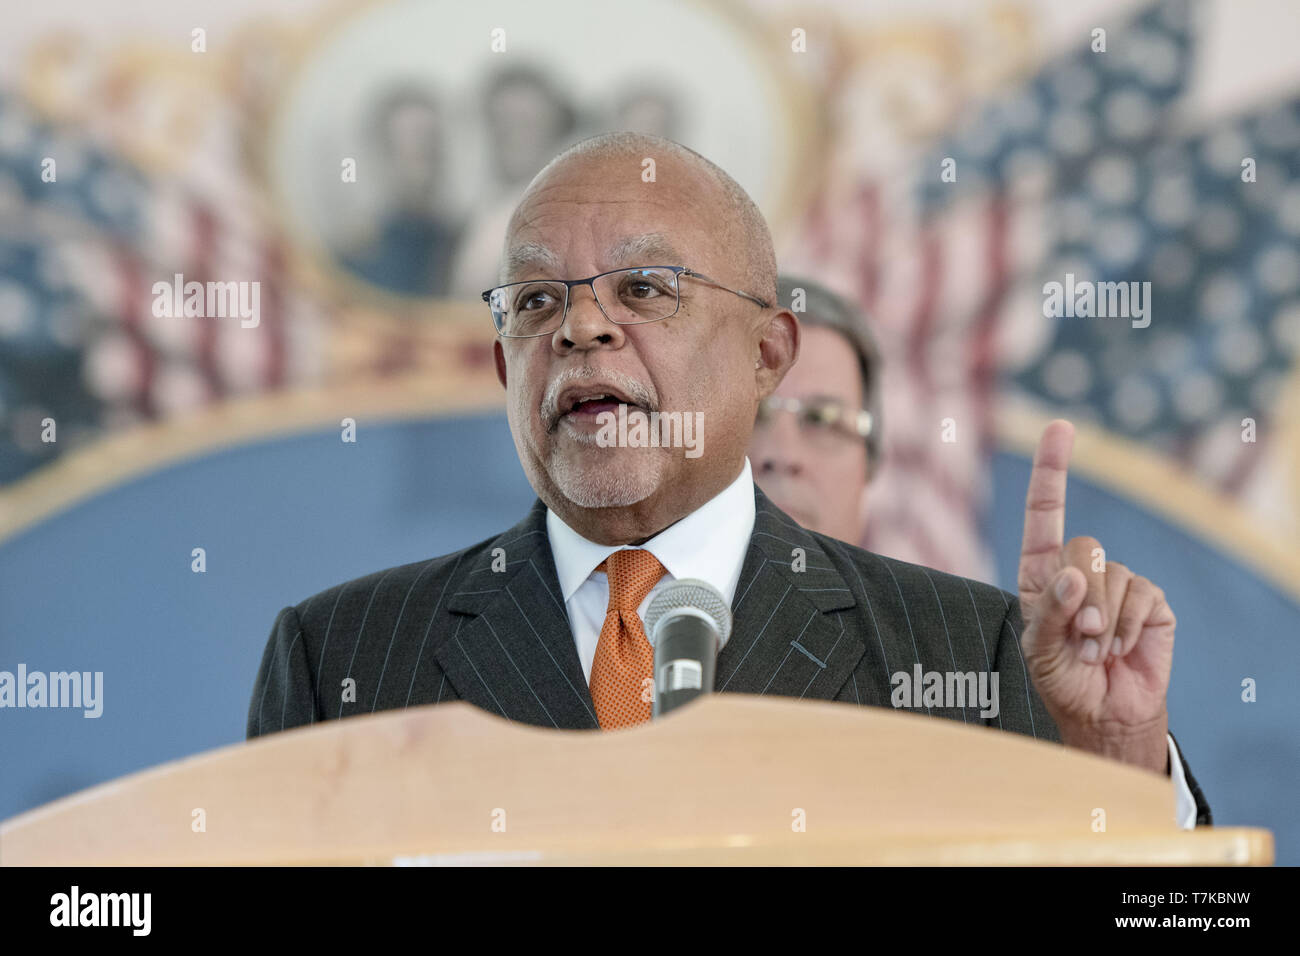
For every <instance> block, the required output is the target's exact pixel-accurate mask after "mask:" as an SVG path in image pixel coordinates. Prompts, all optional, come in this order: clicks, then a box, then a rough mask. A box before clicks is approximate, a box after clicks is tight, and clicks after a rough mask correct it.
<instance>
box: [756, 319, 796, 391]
mask: <svg viewBox="0 0 1300 956" xmlns="http://www.w3.org/2000/svg"><path fill="white" fill-rule="evenodd" d="M757 346H758V348H757V352H758V355H757V356H756V357H755V369H754V380H755V382H756V383H757V385H758V396H759V398H767V396H769V395H771V394H772V393H773V392H774V391H776V387H777V386H778V385H780V384H781V379H783V378H785V373H786V372H788V371H790V368H791V366H793V365H794V363H795V360H796V359H797V358H798V357H799V320H798V319H797V318H795V315H794V313H793V312H791V311H790V310H789V309H780V310H779V311H777V312H774V313H772V315H771V317H770V318H769V319H768V321H767V324H766V325H765V326H764V327H763V328H762V329H761V332H760V335H759V339H758V342H757Z"/></svg>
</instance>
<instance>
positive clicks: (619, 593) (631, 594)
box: [591, 548, 664, 730]
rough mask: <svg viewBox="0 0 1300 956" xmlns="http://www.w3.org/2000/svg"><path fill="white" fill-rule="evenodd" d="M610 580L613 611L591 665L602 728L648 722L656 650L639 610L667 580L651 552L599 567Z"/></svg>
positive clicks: (629, 553) (625, 552)
mask: <svg viewBox="0 0 1300 956" xmlns="http://www.w3.org/2000/svg"><path fill="white" fill-rule="evenodd" d="M596 570H597V571H602V570H603V571H604V572H605V574H606V575H607V576H608V577H609V610H607V611H606V612H605V623H604V624H603V625H601V628H600V639H599V640H598V641H597V642H596V656H595V657H594V658H593V659H592V662H591V700H592V703H594V704H595V705H596V719H597V720H598V721H600V727H601V729H602V730H612V729H614V728H616V727H631V726H632V725H634V724H640V723H643V722H645V721H647V720H649V719H650V715H651V712H652V710H653V707H654V705H653V700H654V698H653V696H652V694H653V691H651V692H648V693H643V691H644V690H645V688H646V687H647V682H648V681H652V680H653V677H654V661H655V652H654V648H652V647H651V646H650V642H649V641H648V640H647V639H646V636H645V627H644V626H643V625H642V623H641V618H640V616H639V615H638V614H637V613H636V609H637V608H639V607H640V606H641V602H642V601H644V600H645V596H646V595H647V594H649V593H650V589H651V588H653V587H654V586H655V584H656V582H658V580H659V579H660V578H661V577H663V576H664V566H663V565H662V564H660V563H659V561H658V559H657V558H655V556H654V555H653V554H651V553H650V552H649V551H645V550H641V549H636V550H631V549H628V548H624V549H622V550H620V551H615V552H614V553H613V554H611V555H610V556H609V557H608V558H606V559H605V560H604V561H602V562H601V563H600V566H599V567H598V568H596Z"/></svg>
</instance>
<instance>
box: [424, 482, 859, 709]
mask: <svg viewBox="0 0 1300 956" xmlns="http://www.w3.org/2000/svg"><path fill="white" fill-rule="evenodd" d="M754 506H755V516H754V533H753V535H752V536H751V537H750V542H749V549H748V551H747V552H746V554H745V561H744V564H743V566H742V568H741V573H740V580H739V582H738V583H737V585H736V595H735V598H734V599H733V600H732V619H733V621H732V637H731V639H730V641H728V643H727V646H726V647H725V648H723V650H722V653H721V654H720V655H719V656H718V672H717V679H716V682H715V689H716V690H718V691H723V692H730V693H741V694H776V695H779V696H786V697H811V698H819V699H825V700H831V699H833V698H834V697H835V696H836V695H837V694H838V693H839V691H840V689H841V688H842V687H843V686H844V683H845V681H847V680H848V678H849V675H850V674H852V672H853V669H854V667H855V666H857V663H858V661H859V660H860V659H861V657H862V654H863V652H864V650H865V647H864V645H863V642H862V640H861V638H860V637H859V636H858V634H857V633H856V630H855V629H854V628H853V626H852V624H853V618H852V615H849V614H842V613H836V612H840V611H844V610H846V609H848V608H852V607H854V606H855V603H856V602H855V601H854V598H853V594H852V592H851V591H850V590H849V587H848V585H847V583H846V582H845V581H844V579H843V577H842V576H841V575H840V573H839V572H838V571H837V570H835V567H834V565H832V564H831V561H830V558H829V556H828V555H827V554H826V552H825V551H824V550H823V549H822V547H821V545H820V544H819V543H818V542H817V539H816V538H814V537H813V536H812V535H811V534H809V533H808V531H806V530H805V529H804V528H802V527H800V526H799V525H798V524H796V523H795V522H794V520H793V519H792V518H790V517H789V516H788V515H786V514H785V513H783V512H781V511H779V510H778V509H777V507H776V506H775V505H773V504H772V502H771V501H769V500H768V499H767V497H766V496H765V495H764V494H763V493H762V492H761V491H759V489H758V488H757V487H755V488H754ZM452 586H453V588H454V591H453V593H452V594H451V595H450V596H449V598H448V600H447V608H448V610H449V611H450V612H451V614H452V618H453V621H452V625H451V635H450V636H449V637H448V638H447V639H446V640H444V641H443V642H442V643H441V644H440V645H439V646H438V648H437V650H436V651H435V652H434V656H435V657H436V658H437V661H438V663H439V665H440V666H441V667H442V669H443V671H444V672H445V673H446V675H447V678H448V680H450V681H451V683H452V684H453V686H455V688H456V691H457V693H459V694H460V696H461V697H462V698H463V699H465V700H468V701H469V702H471V703H473V704H475V705H476V706H478V707H482V708H483V709H485V710H489V711H492V712H493V713H497V714H500V715H502V716H503V717H507V718H508V719H510V720H517V721H522V722H524V723H531V724H538V725H541V726H549V727H558V728H564V729H573V730H579V729H595V728H597V727H598V726H599V724H598V722H597V720H596V708H595V705H594V704H593V703H592V701H591V692H590V690H589V689H588V686H587V681H586V679H585V677H584V676H583V673H582V664H581V662H580V661H579V660H578V653H577V649H576V648H575V647H574V643H573V631H572V629H571V627H570V624H569V618H568V614H567V613H566V611H565V609H564V603H563V601H562V599H561V597H560V585H559V579H558V577H557V576H556V573H555V562H554V559H553V558H552V557H551V549H550V546H549V543H548V541H547V537H546V507H545V506H544V505H543V504H542V503H541V502H540V501H538V502H536V503H535V504H534V505H533V508H532V510H531V511H530V512H529V514H528V516H527V517H526V518H525V519H524V520H523V521H521V522H520V523H519V524H517V525H515V526H514V527H513V528H511V529H510V530H509V531H506V532H505V533H503V534H502V535H500V536H499V537H497V538H496V539H495V540H494V541H492V542H491V543H490V544H489V545H488V546H487V547H485V548H484V549H483V551H482V553H481V554H480V555H479V556H478V558H477V559H476V560H475V561H474V563H473V564H472V565H470V566H469V567H468V568H467V569H465V571H464V573H462V574H461V575H460V576H459V577H458V579H457V580H455V581H454V582H453V585H452Z"/></svg>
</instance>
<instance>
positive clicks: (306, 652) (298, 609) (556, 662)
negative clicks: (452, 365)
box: [248, 487, 1210, 824]
mask: <svg viewBox="0 0 1300 956" xmlns="http://www.w3.org/2000/svg"><path fill="white" fill-rule="evenodd" d="M754 498H755V508H756V515H755V521H754V532H753V536H752V537H751V539H750V544H749V550H748V552H747V554H746V556H745V561H744V564H743V566H742V568H741V572H740V580H739V582H738V583H737V585H736V596H735V600H734V602H733V606H732V613H733V618H734V626H733V629H732V638H731V640H730V641H729V642H728V643H727V645H726V647H725V648H723V650H722V653H721V654H720V655H719V656H718V666H717V679H716V686H715V689H716V690H717V691H721V692H735V693H743V694H779V695H782V696H787V697H810V698H817V699H823V700H836V701H844V702H846V703H851V704H859V705H871V706H876V707H890V706H891V704H890V693H891V690H892V687H891V683H890V675H892V674H894V673H897V672H899V671H906V672H907V673H908V674H909V675H910V674H911V673H912V671H913V666H914V665H915V664H917V663H919V664H920V665H921V669H922V671H939V672H944V671H949V670H951V671H959V672H970V671H974V672H980V671H997V672H998V675H999V676H998V684H999V687H998V690H999V694H998V697H999V702H1000V713H999V714H998V715H997V716H996V717H991V718H984V719H982V718H981V717H980V716H979V709H980V708H979V706H978V704H976V703H974V702H969V703H968V706H966V707H964V708H957V707H930V708H927V710H928V711H929V713H930V714H932V715H933V716H937V717H946V718H948V719H950V720H958V721H962V722H964V723H970V724H979V723H983V724H988V725H990V726H996V727H1000V728H1001V729H1003V730H1010V731H1015V732H1016V733H1022V734H1027V735H1030V736H1033V737H1037V738H1039V739H1045V740H1051V741H1059V740H1060V735H1059V732H1058V731H1057V728H1056V725H1055V724H1054V723H1053V721H1052V718H1051V717H1050V716H1049V715H1048V713H1047V710H1046V708H1045V706H1044V705H1043V702H1042V700H1041V699H1040V698H1039V696H1038V693H1037V692H1036V691H1035V690H1034V687H1033V685H1032V683H1031V682H1030V680H1029V677H1028V674H1027V671H1026V668H1025V664H1024V661H1023V660H1022V659H1021V654H1020V642H1019V637H1020V633H1021V631H1022V630H1023V623H1022V621H1021V616H1020V604H1019V600H1018V599H1017V598H1016V596H1015V595H1012V594H1008V593H1007V592H1005V591H1002V590H1000V589H999V588H996V587H993V586H992V585H989V584H982V583H980V582H978V581H972V580H968V579H966V578H960V577H956V576H954V575H951V574H945V573H943V572H940V571H935V570H932V569H929V568H924V567H921V566H919V565H915V564H908V563H906V562H903V561H896V560H894V559H891V558H886V557H882V556H881V555H877V554H874V553H872V552H870V551H865V550H862V549H861V548H855V547H853V546H851V545H848V544H845V543H844V542H841V541H837V540H835V539H833V538H828V537H826V536H824V535H820V534H816V533H814V532H811V531H808V530H807V529H805V528H803V527H800V526H799V525H798V524H796V523H795V521H794V520H793V519H792V518H790V517H789V516H788V515H786V514H785V513H784V512H782V511H780V510H778V509H777V507H776V506H775V505H773V504H772V502H771V501H769V500H768V499H767V497H766V496H765V495H764V494H763V493H762V492H761V491H760V490H759V489H758V488H757V487H756V488H755V489H754ZM796 548H802V549H803V553H804V555H805V556H806V557H805V560H806V568H805V569H802V570H795V569H794V559H793V553H794V549H796ZM498 549H500V551H498ZM494 559H495V560H494ZM502 559H504V561H503V560H502ZM503 563H504V569H502V565H503ZM494 564H495V566H496V568H497V570H494ZM347 678H352V680H353V681H355V687H354V691H353V693H352V694H350V695H349V694H346V693H345V692H344V688H345V680H346V679H347ZM453 700H465V701H469V702H470V703H472V704H474V705H476V706H478V707H481V708H483V709H485V710H488V711H491V712H492V713H495V714H498V715H499V716H502V717H506V718H508V719H510V720H517V721H522V722H524V723H528V724H537V725H539V726H543V727H557V728H565V729H596V728H598V727H599V724H598V723H597V721H596V712H595V707H594V705H593V704H592V700H591V694H590V692H589V691H588V688H587V682H586V680H585V678H584V676H583V672H582V665H581V663H580V662H579V660H578V653H577V650H576V648H575V646H574V640H573V634H572V631H571V629H570V626H569V619H568V615H567V613H566V611H565V607H564V602H563V600H562V599H561V596H560V586H559V581H558V579H557V577H556V573H555V564H554V561H553V559H552V557H551V548H550V545H549V542H548V539H547V534H546V508H545V506H544V505H543V504H542V502H541V501H537V502H536V503H535V504H534V505H533V508H532V510H531V511H530V512H529V514H528V516H527V517H526V518H524V520H523V521H521V522H520V523H519V524H517V525H515V526H514V527H513V528H511V529H510V530H509V531H506V532H504V533H503V534H500V535H498V536H497V537H495V538H491V539H488V540H487V541H483V542H481V543H479V544H476V545H474V546H472V547H470V548H466V549H465V550H463V551H459V552H457V553H455V554H449V555H446V556H444V557H440V558H434V559H433V560H431V561H425V562H419V563H415V564H407V565H402V566H400V567H395V568H390V569H388V570H386V571H378V572H376V573H374V574H370V575H367V576H365V577H361V578H356V579H355V580H352V581H348V582H346V583H344V584H340V585H336V586H335V587H332V588H329V589H328V590H325V591H322V592H321V593H319V594H317V595H315V596H313V597H311V598H308V599H307V600H305V601H303V602H302V603H300V604H298V605H296V606H294V607H287V608H285V609H284V610H283V611H281V612H280V614H279V616H278V617H277V619H276V622H275V625H274V627H273V628H272V630H271V635H270V638H269V639H268V641H267V644H266V650H265V653H264V654H263V656H262V663H261V667H260V669H259V670H258V674H257V680H256V683H255V685H254V689H253V695H252V700H251V701H250V704H249V711H248V736H249V737H250V738H252V737H256V736H258V735H260V734H266V733H272V732H275V731H278V730H284V729H287V728H289V727H295V726H299V725H302V724H308V723H313V722H315V721H320V720H334V719H337V718H342V717H350V716H353V715H355V714H368V713H371V712H373V711H377V710H388V709H391V708H396V707H408V706H411V705H418V704H431V703H439V702H442V701H453ZM1180 749H1181V748H1180ZM1184 770H1185V772H1186V774H1187V781H1188V785H1189V788H1190V789H1191V791H1192V795H1193V796H1194V797H1195V799H1196V804H1197V822H1198V824H1208V823H1209V822H1210V810H1209V807H1208V805H1207V804H1206V802H1205V799H1204V797H1203V795H1202V794H1201V791H1200V788H1199V787H1198V786H1197V784H1196V781H1195V779H1194V778H1193V777H1192V775H1191V771H1190V769H1188V768H1187V765H1186V762H1185V761H1184Z"/></svg>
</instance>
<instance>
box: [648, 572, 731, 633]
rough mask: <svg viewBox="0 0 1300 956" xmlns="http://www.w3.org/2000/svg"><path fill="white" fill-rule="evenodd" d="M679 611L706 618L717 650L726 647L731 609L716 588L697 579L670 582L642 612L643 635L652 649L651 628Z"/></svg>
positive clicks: (652, 629)
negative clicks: (715, 636)
mask: <svg viewBox="0 0 1300 956" xmlns="http://www.w3.org/2000/svg"><path fill="white" fill-rule="evenodd" d="M682 608H689V609H690V610H691V611H693V612H695V613H696V614H702V615H703V616H705V617H707V618H709V619H710V620H711V621H712V622H713V624H714V625H715V626H716V627H717V629H718V650H719V651H721V650H722V648H723V647H725V646H726V644H727V639H728V638H729V637H731V608H729V607H728V606H727V602H726V600H725V599H724V598H723V597H722V594H721V592H719V591H718V589H717V588H715V587H714V586H713V585H712V584H710V583H709V582H707V581H701V580H700V579H699V578H682V579H681V580H679V581H674V582H672V583H671V584H669V585H668V586H667V587H665V588H664V589H663V590H662V591H660V592H659V593H658V594H656V595H655V598H654V600H653V601H651V602H650V606H649V607H648V608H646V612H645V632H646V636H647V637H648V638H649V639H650V643H651V644H652V645H653V644H654V643H655V639H654V633H655V625H657V624H658V623H659V621H660V619H661V618H662V617H663V616H664V615H665V614H668V613H669V612H671V611H676V610H679V609H682Z"/></svg>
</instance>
